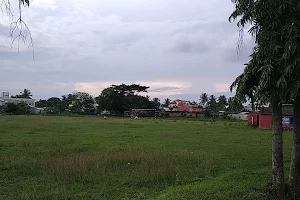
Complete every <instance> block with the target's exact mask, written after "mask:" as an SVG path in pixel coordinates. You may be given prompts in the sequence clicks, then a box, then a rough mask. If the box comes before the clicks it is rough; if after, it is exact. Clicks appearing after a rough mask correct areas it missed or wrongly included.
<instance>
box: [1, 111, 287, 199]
mask: <svg viewBox="0 0 300 200" xmlns="http://www.w3.org/2000/svg"><path fill="white" fill-rule="evenodd" d="M284 134H285V135H284V140H285V143H284V147H285V148H284V149H285V152H284V155H285V167H286V173H287V172H288V167H289V161H290V150H291V140H292V134H291V133H289V132H286V133H284ZM271 137H272V136H271V131H264V130H259V129H255V128H251V127H247V126H246V123H245V122H216V123H214V124H210V123H209V122H205V121H196V120H169V119H168V120H167V119H138V120H132V119H108V120H104V119H103V118H101V117H41V116H0V199H28V200H29V199H30V200H32V199H43V200H44V199H49V200H54V199H72V200H73V199H172V200H173V199H175V200H176V199H211V200H218V199H220V200H227V199H228V200H234V199H236V200H241V199H244V200H250V199H251V200H252V199H263V198H264V194H263V189H264V187H265V186H266V185H267V184H268V183H269V182H270V180H271Z"/></svg>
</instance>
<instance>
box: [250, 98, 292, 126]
mask: <svg viewBox="0 0 300 200" xmlns="http://www.w3.org/2000/svg"><path fill="white" fill-rule="evenodd" d="M293 121H294V111H293V105H292V104H284V105H282V128H283V129H284V130H293ZM248 125H249V126H257V127H258V128H261V129H272V108H262V109H261V110H259V111H257V112H253V113H250V114H249V117H248Z"/></svg>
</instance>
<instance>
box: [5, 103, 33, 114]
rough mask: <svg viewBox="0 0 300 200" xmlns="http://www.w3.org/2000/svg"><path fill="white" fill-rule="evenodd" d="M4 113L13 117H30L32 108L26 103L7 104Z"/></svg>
mask: <svg viewBox="0 0 300 200" xmlns="http://www.w3.org/2000/svg"><path fill="white" fill-rule="evenodd" d="M3 111H4V113H6V114H11V115H28V114H30V108H29V106H28V105H27V104H26V103H18V104H15V103H7V104H6V105H5V106H4V109H3Z"/></svg>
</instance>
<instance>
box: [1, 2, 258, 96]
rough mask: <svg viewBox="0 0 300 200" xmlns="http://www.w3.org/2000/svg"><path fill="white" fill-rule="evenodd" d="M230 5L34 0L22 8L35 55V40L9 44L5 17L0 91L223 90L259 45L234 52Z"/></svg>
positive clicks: (161, 93) (37, 93)
mask: <svg viewBox="0 0 300 200" xmlns="http://www.w3.org/2000/svg"><path fill="white" fill-rule="evenodd" d="M232 7H233V4H232V3H231V2H230V1H224V0H210V1H206V2H203V1H195V0H165V1H161V0H140V1H137V0H128V1H124V0H101V1H99V0H89V1H82V0H64V1H54V0H35V1H33V2H32V6H30V7H29V8H26V9H24V13H23V16H24V20H25V21H26V22H27V24H28V26H29V28H30V30H31V33H32V37H33V40H34V47H35V49H34V51H35V61H33V59H32V49H30V48H29V49H28V48H25V47H24V46H22V49H21V50H22V51H21V52H20V53H19V54H18V53H17V47H16V46H13V48H12V50H11V48H10V46H11V45H10V41H9V40H7V34H6V33H7V31H8V30H9V27H8V26H7V25H4V24H3V23H2V22H1V23H0V52H1V55H0V58H1V65H0V70H1V73H0V91H1V90H5V91H15V90H19V91H21V90H23V89H24V88H23V87H25V86H26V87H28V89H31V88H32V90H34V91H33V95H34V97H36V98H40V97H51V96H52V95H56V96H60V95H62V94H66V93H69V92H72V91H75V90H79V91H86V92H90V93H91V94H93V95H98V94H100V93H101V90H102V89H103V88H105V87H108V86H110V85H111V84H119V83H123V82H124V83H128V84H131V83H140V84H143V85H148V86H150V90H149V95H151V97H152V96H153V97H156V96H158V97H162V98H163V97H167V96H168V95H170V96H172V95H184V94H187V95H188V94H192V95H198V94H201V93H202V92H207V93H215V92H216V91H223V90H225V85H227V84H230V83H231V82H232V81H233V80H234V79H235V77H236V76H237V75H239V74H240V73H241V72H242V70H243V67H244V66H243V64H244V63H245V62H247V61H248V60H249V58H248V55H249V53H250V52H251V48H252V46H251V45H253V43H251V38H247V39H246V40H245V46H246V47H247V48H246V49H247V52H246V53H244V51H243V53H241V54H240V56H238V55H237V54H236V45H237V38H238V37H237V36H238V29H237V28H236V25H235V24H234V23H229V22H228V16H229V15H230V13H231V12H232ZM1 24H2V25H1ZM21 83H24V84H21ZM218 84H221V85H218ZM216 85H218V86H216ZM222 85H224V87H223V86H222Z"/></svg>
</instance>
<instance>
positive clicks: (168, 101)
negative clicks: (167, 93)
mask: <svg viewBox="0 0 300 200" xmlns="http://www.w3.org/2000/svg"><path fill="white" fill-rule="evenodd" d="M170 103H171V100H170V99H169V98H166V99H165V103H164V105H165V106H168V105H169V104H170Z"/></svg>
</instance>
